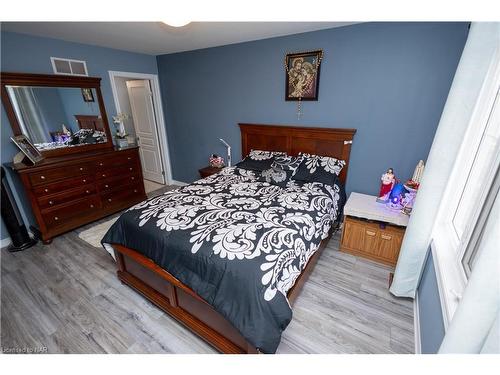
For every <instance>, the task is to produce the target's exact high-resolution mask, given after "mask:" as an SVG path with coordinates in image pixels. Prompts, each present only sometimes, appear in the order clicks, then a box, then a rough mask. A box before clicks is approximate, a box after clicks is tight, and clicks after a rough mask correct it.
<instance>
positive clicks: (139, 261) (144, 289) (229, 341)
mask: <svg viewBox="0 0 500 375" xmlns="http://www.w3.org/2000/svg"><path fill="white" fill-rule="evenodd" d="M329 239H330V237H328V238H326V239H325V240H323V241H322V242H321V244H320V248H319V249H318V250H317V251H316V253H315V254H314V255H313V256H312V257H311V259H310V260H309V263H308V264H307V266H306V268H305V269H304V271H303V272H302V274H301V275H300V276H299V278H298V279H297V281H296V282H295V285H294V286H293V287H292V288H291V289H290V291H289V292H288V299H289V301H290V303H291V304H293V302H294V301H295V299H296V298H297V296H298V295H299V293H300V290H301V289H302V286H303V285H304V283H305V281H306V280H307V278H308V277H309V274H310V273H311V272H312V270H313V268H314V266H315V264H316V262H317V261H318V258H319V257H320V255H321V252H322V251H323V249H324V248H325V246H326V244H327V242H328V241H329ZM112 246H113V249H114V250H115V256H116V261H117V264H118V272H117V275H118V278H119V279H120V280H121V281H122V282H123V283H125V284H127V285H129V286H130V287H132V288H134V289H135V290H137V291H138V292H139V293H141V294H142V295H143V296H144V297H146V298H147V299H148V300H150V301H151V302H153V303H154V304H155V305H157V306H158V307H159V308H161V309H162V310H163V311H165V312H166V313H168V314H170V315H171V316H172V317H174V318H175V319H177V320H178V321H179V322H181V323H182V324H184V325H185V326H186V327H187V328H189V329H190V330H191V331H193V332H194V333H196V334H197V335H198V336H200V337H201V338H202V339H204V340H205V341H206V342H208V343H209V344H210V345H212V346H213V347H214V348H216V349H217V350H219V351H220V352H222V353H226V354H242V353H248V354H257V353H259V349H258V348H255V347H254V346H253V345H251V344H250V343H249V342H248V341H247V340H246V339H245V338H244V337H243V336H242V335H241V334H240V332H239V331H238V330H237V329H236V328H235V327H234V326H233V325H232V324H231V323H230V322H229V321H228V320H227V319H226V318H224V317H223V316H222V315H221V314H219V313H218V312H217V311H215V310H214V309H213V308H212V306H210V305H209V304H208V303H207V302H205V301H204V300H203V299H202V298H201V297H200V296H198V295H197V294H196V293H195V292H194V291H193V290H192V289H190V288H189V287H187V286H186V285H184V284H183V283H182V282H180V281H179V280H177V279H176V278H175V277H174V276H172V275H171V274H170V273H168V272H167V271H165V270H164V269H163V268H161V267H159V266H158V265H157V264H155V263H154V262H153V261H152V260H151V259H149V258H147V257H145V256H144V255H142V254H140V253H139V252H137V251H135V250H132V249H129V248H127V247H125V246H121V245H118V244H113V245H112Z"/></svg>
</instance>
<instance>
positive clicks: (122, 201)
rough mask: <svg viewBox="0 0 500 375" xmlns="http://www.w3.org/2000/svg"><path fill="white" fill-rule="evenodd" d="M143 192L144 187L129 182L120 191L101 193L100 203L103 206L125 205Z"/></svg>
mask: <svg viewBox="0 0 500 375" xmlns="http://www.w3.org/2000/svg"><path fill="white" fill-rule="evenodd" d="M143 192H144V188H143V186H141V184H133V185H132V184H130V185H129V186H127V187H126V188H123V189H122V190H121V191H117V192H109V193H101V197H102V205H103V207H104V208H111V207H116V206H127V203H128V202H130V201H133V200H135V199H136V198H137V197H139V196H142V195H143V194H144V193H143Z"/></svg>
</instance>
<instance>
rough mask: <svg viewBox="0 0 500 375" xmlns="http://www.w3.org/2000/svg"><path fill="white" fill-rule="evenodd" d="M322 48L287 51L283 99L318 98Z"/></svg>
mask: <svg viewBox="0 0 500 375" xmlns="http://www.w3.org/2000/svg"><path fill="white" fill-rule="evenodd" d="M322 59H323V50H316V51H309V52H300V53H289V54H287V55H286V57H285V72H286V84H285V100H288V101H290V100H296V101H299V100H318V92H319V73H320V67H321V60H322Z"/></svg>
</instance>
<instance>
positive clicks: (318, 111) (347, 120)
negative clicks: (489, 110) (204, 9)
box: [157, 23, 468, 194]
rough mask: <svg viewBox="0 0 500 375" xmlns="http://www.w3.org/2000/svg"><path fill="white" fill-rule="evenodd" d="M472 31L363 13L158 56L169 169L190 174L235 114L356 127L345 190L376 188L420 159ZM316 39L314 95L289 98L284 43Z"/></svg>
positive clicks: (187, 177) (232, 125)
mask: <svg viewBox="0 0 500 375" xmlns="http://www.w3.org/2000/svg"><path fill="white" fill-rule="evenodd" d="M467 34H468V24H467V23H368V24H358V25H352V26H347V27H342V28H335V29H329V30H322V31H316V32H309V33H304V34H297V35H292V36H286V37H279V38H272V39H267V40H260V41H255V42H248V43H240V44H233V45H228V46H222V47H216V48H209V49H203V50H197V51H190V52H183V53H177V54H170V55H162V56H158V57H157V60H158V71H159V74H160V84H161V89H162V95H163V101H164V110H165V113H166V126H167V133H168V139H169V147H170V153H171V155H170V159H171V163H172V172H173V177H174V179H176V180H180V181H185V182H190V181H192V180H194V179H197V178H198V172H197V171H198V169H199V168H200V167H202V166H204V165H206V164H207V159H208V156H209V155H210V154H211V153H214V152H215V153H220V154H223V155H225V148H224V146H223V145H221V144H220V143H219V141H218V139H219V138H220V137H222V138H224V139H226V140H227V141H228V142H229V143H230V144H231V145H232V146H233V159H235V160H239V158H240V156H241V144H240V134H239V128H238V126H237V123H238V122H255V123H268V124H273V123H276V124H296V125H306V126H321V127H339V128H356V129H357V130H358V132H357V133H356V136H355V139H354V144H353V147H352V152H351V164H350V168H349V176H348V181H347V191H348V193H349V192H351V191H357V192H362V193H369V194H376V193H377V192H378V189H379V184H380V175H381V174H382V173H383V172H384V171H385V170H386V169H387V168H388V167H394V169H395V172H396V175H397V176H398V177H399V178H401V179H407V178H409V177H411V175H412V174H413V170H414V168H415V165H416V164H417V162H418V161H419V160H420V159H424V160H425V159H426V157H427V154H428V152H429V149H430V145H431V142H432V139H433V137H434V133H435V130H436V127H437V124H438V122H439V118H440V115H441V112H442V109H443V107H444V103H445V101H446V97H447V94H448V91H449V89H450V85H451V82H452V79H453V76H454V73H455V70H456V67H457V65H458V61H459V59H460V55H461V53H462V49H463V47H464V44H465V41H466V38H467ZM320 48H322V49H323V51H324V59H323V62H322V65H321V77H320V84H319V100H318V101H317V102H305V103H303V113H304V115H303V117H302V119H301V120H297V116H296V102H285V100H284V95H285V93H284V88H285V83H284V82H285V72H284V68H283V66H284V57H285V54H286V53H287V52H296V51H309V50H315V49H320Z"/></svg>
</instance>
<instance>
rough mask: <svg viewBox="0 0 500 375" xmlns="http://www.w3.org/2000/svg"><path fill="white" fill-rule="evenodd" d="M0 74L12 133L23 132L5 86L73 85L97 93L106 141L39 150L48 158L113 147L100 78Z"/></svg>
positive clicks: (19, 133) (4, 103)
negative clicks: (93, 90)
mask: <svg viewBox="0 0 500 375" xmlns="http://www.w3.org/2000/svg"><path fill="white" fill-rule="evenodd" d="M0 74H1V94H2V103H3V106H4V108H5V112H7V117H8V119H9V122H10V127H11V128H12V131H13V133H14V135H22V134H23V133H22V131H21V126H20V125H19V122H18V120H17V116H16V113H15V111H14V107H13V105H12V102H11V100H10V97H9V94H8V92H7V88H6V86H38V87H74V88H91V89H95V91H96V94H97V102H98V103H99V111H100V112H101V118H102V122H103V126H104V129H105V131H106V137H107V142H105V143H95V144H89V145H82V146H78V147H61V148H57V149H54V150H40V152H41V153H42V155H43V156H44V157H46V158H50V157H57V156H62V155H68V154H76V153H81V152H88V151H94V150H101V149H108V148H113V147H114V146H113V138H112V136H111V132H110V129H109V123H108V117H107V115H106V108H105V107H104V100H103V98H102V93H101V78H99V77H80V76H78V77H77V76H66V75H56V74H31V73H10V72H2V73H0Z"/></svg>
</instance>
